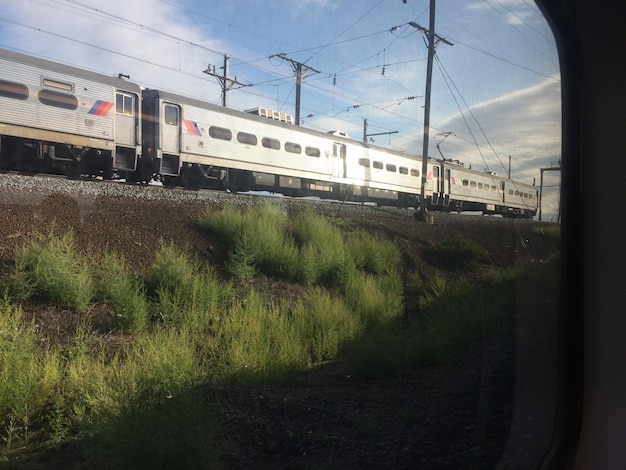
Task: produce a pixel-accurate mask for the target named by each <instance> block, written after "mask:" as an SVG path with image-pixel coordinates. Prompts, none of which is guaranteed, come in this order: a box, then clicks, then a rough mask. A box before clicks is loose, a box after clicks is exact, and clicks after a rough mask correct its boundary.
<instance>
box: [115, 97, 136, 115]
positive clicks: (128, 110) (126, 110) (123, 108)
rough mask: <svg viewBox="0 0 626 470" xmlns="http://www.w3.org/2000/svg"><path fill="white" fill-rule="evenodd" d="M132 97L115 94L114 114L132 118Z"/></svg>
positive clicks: (133, 111)
mask: <svg viewBox="0 0 626 470" xmlns="http://www.w3.org/2000/svg"><path fill="white" fill-rule="evenodd" d="M133 102H134V100H133V96H132V95H125V94H124V93H117V95H116V98H115V112H116V113H117V114H123V115H124V116H134V114H135V110H134V105H133Z"/></svg>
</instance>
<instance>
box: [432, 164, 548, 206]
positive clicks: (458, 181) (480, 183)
mask: <svg viewBox="0 0 626 470" xmlns="http://www.w3.org/2000/svg"><path fill="white" fill-rule="evenodd" d="M441 174H442V175H443V178H442V181H441V193H440V194H441V195H442V199H443V201H445V199H446V198H447V199H449V200H448V201H445V202H444V203H443V205H444V206H445V205H449V206H450V208H451V209H454V210H457V211H463V210H469V211H472V210H473V211H483V212H484V213H487V214H502V215H504V216H510V217H533V216H534V215H535V214H536V213H537V208H538V191H537V188H536V187H534V186H531V185H528V184H524V183H520V182H518V181H513V180H511V179H508V178H503V177H500V176H497V175H496V174H494V173H491V172H479V171H473V170H469V169H467V168H464V167H463V166H462V165H458V164H454V163H450V162H442V171H441Z"/></svg>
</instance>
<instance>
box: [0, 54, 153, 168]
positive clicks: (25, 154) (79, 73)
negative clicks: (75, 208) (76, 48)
mask: <svg viewBox="0 0 626 470" xmlns="http://www.w3.org/2000/svg"><path fill="white" fill-rule="evenodd" d="M140 102H141V87H140V86H139V85H137V84H134V83H131V82H128V81H125V80H122V79H120V78H114V77H109V76H106V75H102V74H98V73H94V72H90V71H88V70H82V69H79V68H76V67H70V66H67V65H63V64H59V63H56V62H51V61H48V60H43V59H37V58H33V57H30V56H27V55H23V54H18V53H15V52H11V51H6V50H0V166H20V167H22V168H26V169H32V170H34V171H46V170H54V169H59V170H61V171H63V172H65V173H67V174H79V173H80V172H81V171H83V170H85V169H86V168H85V167H89V166H95V167H96V168H97V167H103V168H106V169H112V168H118V169H120V170H123V171H131V172H134V171H135V170H136V168H137V160H138V158H139V156H140V155H141V126H140V119H141V115H140V113H139V109H140ZM87 169H88V168H87Z"/></svg>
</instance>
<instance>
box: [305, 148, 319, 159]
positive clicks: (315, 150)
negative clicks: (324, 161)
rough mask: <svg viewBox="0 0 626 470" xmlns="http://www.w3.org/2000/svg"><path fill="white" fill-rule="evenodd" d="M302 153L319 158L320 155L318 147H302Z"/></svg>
mask: <svg viewBox="0 0 626 470" xmlns="http://www.w3.org/2000/svg"><path fill="white" fill-rule="evenodd" d="M304 153H305V154H306V155H307V156H308V157H316V158H319V156H320V149H318V148H317V147H306V148H305V149H304Z"/></svg>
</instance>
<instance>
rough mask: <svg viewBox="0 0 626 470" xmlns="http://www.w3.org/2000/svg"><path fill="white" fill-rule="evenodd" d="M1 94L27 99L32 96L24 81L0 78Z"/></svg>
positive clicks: (6, 96)
mask: <svg viewBox="0 0 626 470" xmlns="http://www.w3.org/2000/svg"><path fill="white" fill-rule="evenodd" d="M0 96H1V97H3V98H11V99H13V100H21V101H25V100H27V99H28V97H29V96H30V93H29V91H28V87H27V86H26V85H23V84H22V83H17V82H10V81H8V80H0Z"/></svg>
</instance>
